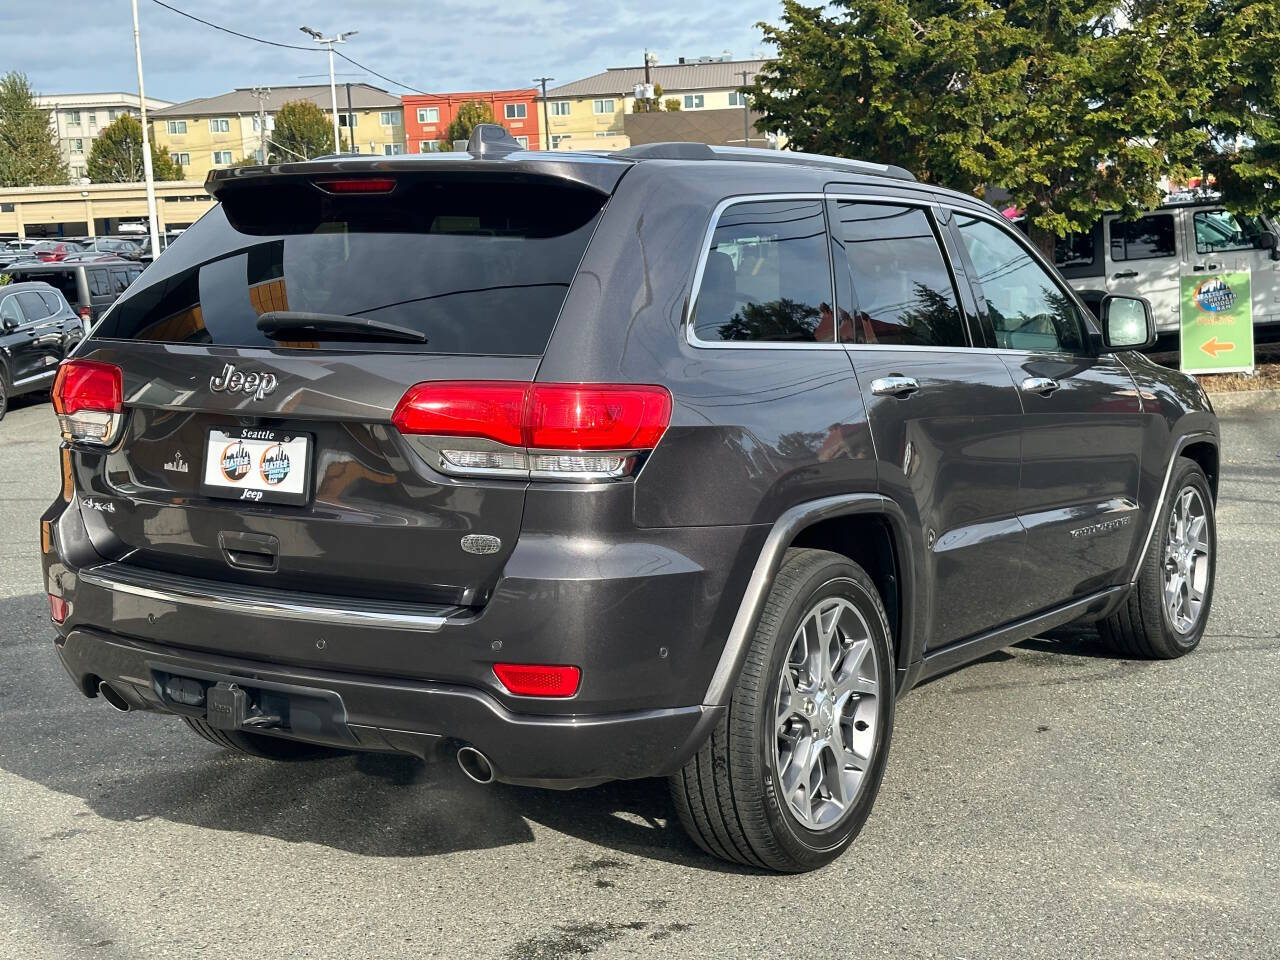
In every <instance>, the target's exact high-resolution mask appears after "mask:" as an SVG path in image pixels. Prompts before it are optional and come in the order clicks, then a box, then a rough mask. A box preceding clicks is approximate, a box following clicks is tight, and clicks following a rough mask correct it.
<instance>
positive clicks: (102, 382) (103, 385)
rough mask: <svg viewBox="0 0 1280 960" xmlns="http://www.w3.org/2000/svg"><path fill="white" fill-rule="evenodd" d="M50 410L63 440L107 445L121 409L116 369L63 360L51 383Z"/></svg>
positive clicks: (120, 378)
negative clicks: (51, 406) (60, 429)
mask: <svg viewBox="0 0 1280 960" xmlns="http://www.w3.org/2000/svg"><path fill="white" fill-rule="evenodd" d="M53 409H54V412H55V413H57V415H58V422H59V423H60V424H61V426H62V438H63V439H64V440H67V441H74V442H83V443H98V444H109V443H111V442H112V441H113V440H114V439H115V435H116V432H117V430H118V429H119V426H120V421H121V417H120V414H121V412H122V411H123V410H124V387H123V376H122V374H121V372H120V368H119V367H117V366H115V365H114V364H111V363H99V362H97V361H96V360H65V361H63V363H62V366H60V367H59V368H58V376H57V377H56V378H55V379H54V381H53Z"/></svg>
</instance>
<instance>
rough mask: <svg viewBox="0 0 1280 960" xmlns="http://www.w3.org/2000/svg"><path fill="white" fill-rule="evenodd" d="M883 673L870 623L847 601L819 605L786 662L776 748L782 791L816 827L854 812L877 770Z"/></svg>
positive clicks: (831, 600) (794, 641)
mask: <svg viewBox="0 0 1280 960" xmlns="http://www.w3.org/2000/svg"><path fill="white" fill-rule="evenodd" d="M879 676H880V674H879V664H878V662H877V657H876V651H875V644H874V643H873V642H872V639H871V630H870V628H869V626H868V625H867V621H866V618H865V617H863V615H862V614H861V613H860V612H859V611H858V609H857V608H856V607H855V606H854V605H853V604H852V603H850V602H849V601H848V600H845V599H843V598H841V597H825V598H823V599H822V600H820V601H818V602H817V603H816V604H815V605H814V606H813V607H812V608H811V609H810V610H809V612H808V613H806V614H805V615H804V617H803V618H802V619H801V621H800V626H799V627H798V628H797V629H796V632H795V635H794V636H793V637H792V640H791V646H790V649H789V650H788V651H787V656H786V658H785V659H784V661H783V664H782V676H781V679H780V682H779V684H778V698H777V703H776V711H775V717H776V720H775V726H774V749H773V763H774V772H775V773H776V775H777V782H778V784H779V787H780V792H781V794H782V796H783V798H784V800H785V802H786V804H787V807H788V808H789V809H790V810H791V812H792V814H794V815H795V817H796V818H797V819H798V820H799V821H800V823H801V824H803V825H804V826H805V827H808V828H809V829H810V830H824V829H827V828H828V827H831V826H833V825H834V824H836V823H837V822H839V820H840V819H841V818H843V817H844V816H845V814H846V813H847V812H848V811H849V810H851V809H852V807H853V805H854V802H855V800H856V799H857V797H858V794H859V791H860V789H861V786H862V781H863V778H864V777H865V776H866V773H867V771H868V770H869V769H870V768H871V762H872V754H873V752H874V749H875V743H876V733H877V730H876V726H877V717H878V715H879V698H880V695H881V694H880V681H879Z"/></svg>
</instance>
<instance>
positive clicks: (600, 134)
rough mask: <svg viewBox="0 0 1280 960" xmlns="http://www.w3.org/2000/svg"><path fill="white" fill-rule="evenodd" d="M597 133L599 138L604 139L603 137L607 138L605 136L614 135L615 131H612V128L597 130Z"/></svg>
mask: <svg viewBox="0 0 1280 960" xmlns="http://www.w3.org/2000/svg"><path fill="white" fill-rule="evenodd" d="M595 135H596V136H597V137H598V138H600V139H603V138H605V137H612V136H613V131H612V130H597V131H596V133H595Z"/></svg>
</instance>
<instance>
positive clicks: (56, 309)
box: [40, 291, 63, 316]
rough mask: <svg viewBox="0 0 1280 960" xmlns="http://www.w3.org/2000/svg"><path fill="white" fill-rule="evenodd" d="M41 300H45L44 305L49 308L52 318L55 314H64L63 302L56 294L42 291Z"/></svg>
mask: <svg viewBox="0 0 1280 960" xmlns="http://www.w3.org/2000/svg"><path fill="white" fill-rule="evenodd" d="M40 299H41V300H43V301H44V305H45V306H46V307H48V308H49V315H50V316H53V314H55V313H61V312H62V310H63V306H62V301H61V300H60V299H59V298H58V295H57V294H56V293H45V292H44V291H41V293H40Z"/></svg>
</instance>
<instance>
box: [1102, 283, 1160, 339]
mask: <svg viewBox="0 0 1280 960" xmlns="http://www.w3.org/2000/svg"><path fill="white" fill-rule="evenodd" d="M1098 320H1099V321H1100V322H1101V324H1102V340H1103V342H1104V343H1105V344H1106V345H1107V348H1108V349H1110V350H1142V349H1145V348H1146V347H1150V346H1153V345H1154V344H1155V342H1156V321H1155V318H1154V317H1153V316H1152V315H1151V302H1150V301H1149V300H1147V298H1146V297H1123V296H1118V295H1116V294H1107V295H1106V296H1105V297H1103V298H1102V304H1101V305H1100V307H1099V314H1098Z"/></svg>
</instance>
